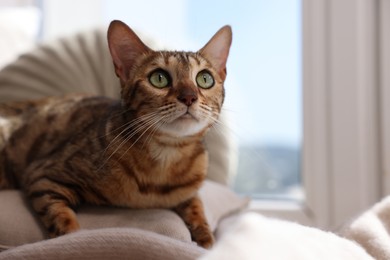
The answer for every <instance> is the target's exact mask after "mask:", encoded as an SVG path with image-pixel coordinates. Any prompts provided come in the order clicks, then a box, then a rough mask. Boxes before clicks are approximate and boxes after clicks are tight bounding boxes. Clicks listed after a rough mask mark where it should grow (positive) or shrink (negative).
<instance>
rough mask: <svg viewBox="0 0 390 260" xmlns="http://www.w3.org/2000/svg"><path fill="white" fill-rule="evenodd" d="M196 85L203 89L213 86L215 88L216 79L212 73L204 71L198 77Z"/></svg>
mask: <svg viewBox="0 0 390 260" xmlns="http://www.w3.org/2000/svg"><path fill="white" fill-rule="evenodd" d="M196 83H197V84H198V86H199V87H201V88H211V87H212V86H214V78H213V76H212V75H211V74H210V72H208V71H206V70H202V71H201V72H199V73H198V75H197V76H196Z"/></svg>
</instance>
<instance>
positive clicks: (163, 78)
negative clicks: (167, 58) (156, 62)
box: [149, 69, 170, 88]
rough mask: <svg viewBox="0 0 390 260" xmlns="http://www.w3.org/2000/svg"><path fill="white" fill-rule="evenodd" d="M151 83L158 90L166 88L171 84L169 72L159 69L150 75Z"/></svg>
mask: <svg viewBox="0 0 390 260" xmlns="http://www.w3.org/2000/svg"><path fill="white" fill-rule="evenodd" d="M149 82H150V83H151V84H152V85H153V86H154V87H156V88H165V87H168V85H169V83H170V77H169V74H168V73H167V72H165V71H163V70H160V69H159V70H156V71H154V72H152V74H150V76H149Z"/></svg>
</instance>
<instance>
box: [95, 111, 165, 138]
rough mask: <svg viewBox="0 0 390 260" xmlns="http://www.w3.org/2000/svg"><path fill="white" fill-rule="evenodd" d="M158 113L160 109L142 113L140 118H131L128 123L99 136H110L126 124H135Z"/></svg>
mask: <svg viewBox="0 0 390 260" xmlns="http://www.w3.org/2000/svg"><path fill="white" fill-rule="evenodd" d="M128 111H130V109H129V110H127V112H128ZM157 113H158V111H154V112H151V113H148V114H145V115H142V116H140V117H138V118H136V119H133V120H131V121H129V122H127V123H125V124H123V125H121V126H119V127H117V128H115V129H111V130H109V131H107V132H106V133H105V134H104V135H102V136H99V137H98V138H103V137H107V136H109V135H110V134H112V133H114V132H116V131H119V130H120V129H122V128H124V127H126V126H129V125H131V124H134V125H135V124H137V123H139V122H140V121H143V120H145V119H148V118H150V117H152V116H154V115H155V114H157ZM122 114H123V113H122ZM120 134H122V133H120Z"/></svg>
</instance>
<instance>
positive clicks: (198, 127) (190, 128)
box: [160, 119, 208, 137]
mask: <svg viewBox="0 0 390 260" xmlns="http://www.w3.org/2000/svg"><path fill="white" fill-rule="evenodd" d="M207 125H208V124H207V122H205V121H196V120H194V119H181V120H175V121H174V122H172V123H169V124H165V125H163V126H161V127H160V130H161V131H162V132H164V133H167V134H169V135H172V136H177V137H185V136H192V135H196V134H198V133H199V132H201V131H202V130H204V129H205V128H206V127H207Z"/></svg>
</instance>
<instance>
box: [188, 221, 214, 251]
mask: <svg viewBox="0 0 390 260" xmlns="http://www.w3.org/2000/svg"><path fill="white" fill-rule="evenodd" d="M191 235H192V239H193V240H194V241H195V242H196V243H197V244H198V245H199V246H201V247H203V248H207V249H208V248H211V247H212V246H213V244H214V236H213V233H212V232H211V230H210V228H209V225H208V224H207V223H204V224H203V225H200V226H198V227H196V228H194V229H192V230H191Z"/></svg>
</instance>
